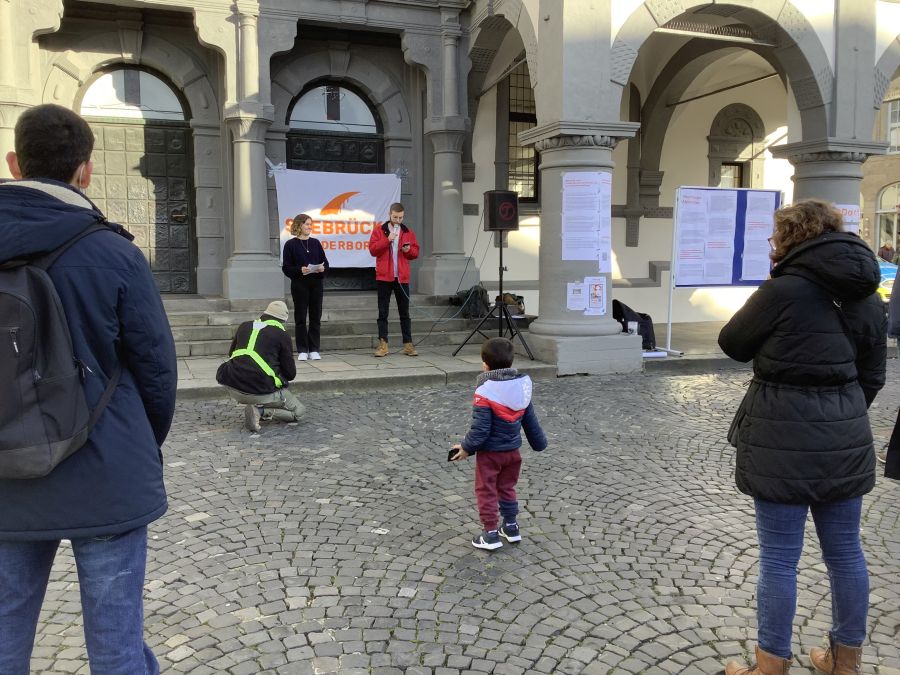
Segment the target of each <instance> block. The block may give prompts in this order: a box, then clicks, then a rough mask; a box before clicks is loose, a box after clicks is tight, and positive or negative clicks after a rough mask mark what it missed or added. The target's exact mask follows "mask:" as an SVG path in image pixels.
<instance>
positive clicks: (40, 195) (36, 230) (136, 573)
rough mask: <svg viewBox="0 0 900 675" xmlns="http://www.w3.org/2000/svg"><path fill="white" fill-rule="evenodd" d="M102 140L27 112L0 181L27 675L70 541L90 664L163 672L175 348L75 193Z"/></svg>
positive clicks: (139, 270) (11, 615) (17, 591)
mask: <svg viewBox="0 0 900 675" xmlns="http://www.w3.org/2000/svg"><path fill="white" fill-rule="evenodd" d="M93 144H94V135H93V133H92V131H91V129H90V127H89V126H88V125H87V123H86V122H85V121H84V120H83V119H82V118H81V117H79V116H78V115H77V114H75V113H74V112H72V111H71V110H68V109H66V108H63V107H60V106H56V105H39V106H36V107H34V108H30V109H29V110H27V111H25V112H24V113H23V114H22V115H21V117H20V118H19V120H18V123H17V124H16V128H15V152H10V153H9V154H8V155H7V156H6V160H7V163H8V164H9V169H10V172H11V174H12V176H13V177H14V178H15V179H17V180H15V181H12V182H8V183H4V184H2V185H0V673H4V675H7V674H8V675H20V674H25V673H28V672H29V662H30V657H31V651H32V647H33V643H34V637H35V630H36V626H37V622H38V615H39V613H40V610H41V604H42V602H43V598H44V593H45V591H46V588H47V582H48V578H49V575H50V569H51V565H52V564H53V559H54V557H55V555H56V551H57V548H58V546H59V543H60V540H62V539H68V540H70V541H71V544H72V552H73V554H74V557H75V562H76V565H77V569H78V579H79V586H80V591H81V599H82V612H83V616H84V634H85V642H86V644H87V651H88V658H89V660H90V667H91V672H93V673H158V672H159V665H158V664H157V661H156V658H155V657H154V656H153V653H152V652H151V651H150V649H149V647H147V645H146V643H145V642H144V639H143V603H142V592H143V585H144V573H145V568H146V561H147V525H148V523H150V522H152V521H154V520H156V519H157V518H159V517H160V516H162V515H163V513H165V511H166V506H167V503H166V491H165V486H164V484H163V465H162V453H161V451H160V447H161V446H162V444H163V441H164V440H165V438H166V435H167V434H168V432H169V427H170V425H171V423H172V416H173V414H174V408H175V388H176V380H177V369H176V362H175V347H174V342H173V339H172V333H171V330H170V329H169V324H168V320H167V319H166V314H165V311H164V309H163V305H162V301H161V298H160V295H159V292H158V290H157V288H156V285H155V283H154V280H153V276H152V274H151V272H150V267H149V265H148V264H147V261H146V259H145V258H144V256H143V254H142V253H141V251H140V250H139V249H138V248H137V247H136V246H134V245H133V244H132V243H131V240H132V239H133V237H131V235H129V234H128V233H127V232H125V231H124V230H123V229H122V228H121V226H118V225H113V224H110V223H108V222H107V221H106V219H105V218H104V216H103V214H101V213H100V211H99V210H97V208H96V207H94V205H93V204H92V203H91V202H90V201H89V200H88V199H87V198H86V197H85V196H84V195H83V194H82V192H81V191H82V190H84V189H85V188H87V187H88V185H89V183H90V180H91V171H92V168H93V165H92V163H91V161H90V160H91V153H92V150H93ZM44 270H46V273H45V272H44ZM48 275H49V279H48ZM26 280H27V281H26ZM64 319H65V320H64Z"/></svg>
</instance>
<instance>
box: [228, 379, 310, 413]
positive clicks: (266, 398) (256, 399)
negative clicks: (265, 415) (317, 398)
mask: <svg viewBox="0 0 900 675" xmlns="http://www.w3.org/2000/svg"><path fill="white" fill-rule="evenodd" d="M225 388H226V389H227V390H228V393H229V394H231V397H232V398H233V399H234V400H235V401H237V402H238V403H243V404H244V405H261V406H262V407H263V408H265V409H266V411H270V410H271V411H272V417H273V418H274V419H276V420H278V421H279V422H297V421H298V420H299V419H300V418H301V417H303V413H305V412H306V406H304V405H303V404H302V403H300V401H298V400H297V397H296V396H294V395H293V394H292V393H291V392H290V391H289V390H288V389H287V387H285V388H284V389H279V390H278V391H273V392H272V393H271V394H245V393H244V392H242V391H238V390H237V389H233V388H232V387H225Z"/></svg>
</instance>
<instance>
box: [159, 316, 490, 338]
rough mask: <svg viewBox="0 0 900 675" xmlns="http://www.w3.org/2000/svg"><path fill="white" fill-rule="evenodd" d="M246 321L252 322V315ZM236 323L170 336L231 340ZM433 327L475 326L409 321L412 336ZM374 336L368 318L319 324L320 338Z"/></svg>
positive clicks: (177, 329) (181, 329) (175, 329)
mask: <svg viewBox="0 0 900 675" xmlns="http://www.w3.org/2000/svg"><path fill="white" fill-rule="evenodd" d="M250 318H253V317H252V315H251V316H250ZM238 325H239V324H238V323H233V324H232V323H228V324H211V325H202V324H200V325H182V324H179V325H175V324H172V335H173V337H174V338H175V342H176V343H179V342H196V341H203V340H231V338H233V337H234V333H235V331H237V327H238ZM432 326H434V331H433V332H437V331H442V332H448V331H466V330H471V329H472V328H473V327H474V326H475V324H474V323H472V322H470V321H469V320H468V319H452V320H449V321H442V322H440V323H438V324H437V325H435V322H434V321H432V320H420V319H413V320H412V330H413V333H414V334H420V335H424V334H425V333H427V332H428V331H429V330H431V328H432ZM285 328H286V329H287V331H288V333H290V334H291V336H293V334H294V324H293V323H290V322H289V323H287V324H286V325H285ZM399 329H400V327H399V323H398V322H395V323H394V325H393V326H392V327H391V328H390V329H389V330H390V331H391V332H394V331H399ZM375 332H376V326H375V320H374V318H372V317H370V318H369V320H368V321H327V322H325V321H323V322H322V335H323V336H326V335H327V336H351V335H356V336H359V335H364V336H372V335H373V334H375Z"/></svg>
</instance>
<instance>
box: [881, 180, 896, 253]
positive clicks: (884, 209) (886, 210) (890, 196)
mask: <svg viewBox="0 0 900 675" xmlns="http://www.w3.org/2000/svg"><path fill="white" fill-rule="evenodd" d="M875 217H876V218H877V219H878V228H877V230H876V231H877V232H878V234H877V240H876V241H875V245H876V246H877V247H878V248H879V249H880V248H881V247H882V246H884V245H885V244H886V243H888V242H890V244H891V246H893V247H894V249H895V250H896V249H897V243H898V241H897V222H898V219H900V183H892V184H891V185H888V186H887V187H886V188H884V189H883V190H882V191H881V194H880V195H879V196H878V210H877V211H876V214H875Z"/></svg>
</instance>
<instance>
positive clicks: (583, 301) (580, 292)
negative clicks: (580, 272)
mask: <svg viewBox="0 0 900 675" xmlns="http://www.w3.org/2000/svg"><path fill="white" fill-rule="evenodd" d="M566 309H569V310H572V311H573V312H583V311H584V310H585V309H587V287H586V286H585V285H584V284H583V283H582V282H580V281H574V282H569V283H567V284H566Z"/></svg>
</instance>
